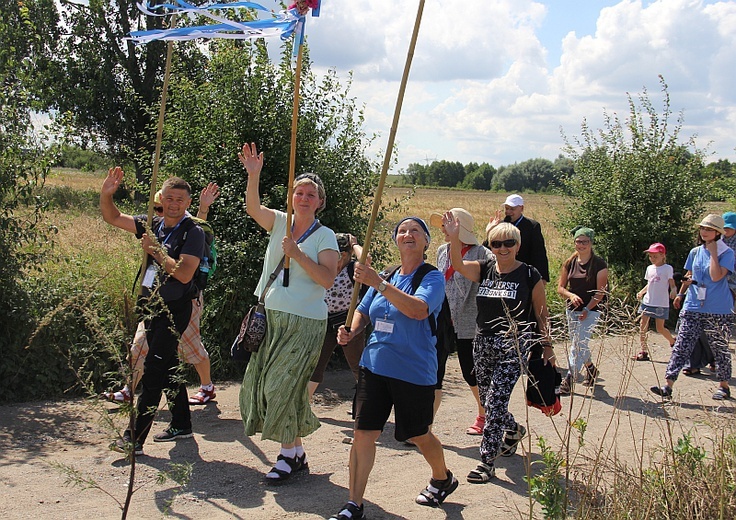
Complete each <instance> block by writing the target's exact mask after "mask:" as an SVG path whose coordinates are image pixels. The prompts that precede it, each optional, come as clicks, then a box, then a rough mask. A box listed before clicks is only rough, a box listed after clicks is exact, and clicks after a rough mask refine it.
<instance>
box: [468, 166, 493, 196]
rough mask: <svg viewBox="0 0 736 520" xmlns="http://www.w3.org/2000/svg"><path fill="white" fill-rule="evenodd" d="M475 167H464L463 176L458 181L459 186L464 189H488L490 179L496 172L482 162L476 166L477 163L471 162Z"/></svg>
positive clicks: (489, 187)
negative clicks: (459, 181)
mask: <svg viewBox="0 0 736 520" xmlns="http://www.w3.org/2000/svg"><path fill="white" fill-rule="evenodd" d="M473 164H474V166H475V168H469V167H468V166H470V165H468V166H466V167H465V172H466V174H465V178H464V179H463V181H462V182H461V183H460V187H461V188H464V189H466V190H489V189H491V181H492V180H493V176H494V175H495V174H496V169H495V168H494V167H493V166H491V165H490V164H487V163H483V164H481V165H480V166H478V164H477V163H471V165H473Z"/></svg>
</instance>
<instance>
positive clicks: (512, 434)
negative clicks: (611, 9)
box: [500, 423, 526, 457]
mask: <svg viewBox="0 0 736 520" xmlns="http://www.w3.org/2000/svg"><path fill="white" fill-rule="evenodd" d="M525 435H526V428H524V427H523V426H522V425H521V424H518V423H517V425H516V431H511V430H506V433H504V435H503V443H502V444H501V452H500V455H501V456H502V457H510V456H511V455H513V454H514V453H516V447H517V446H518V445H519V443H520V442H521V439H523V438H524V436H525Z"/></svg>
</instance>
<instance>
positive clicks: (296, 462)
mask: <svg viewBox="0 0 736 520" xmlns="http://www.w3.org/2000/svg"><path fill="white" fill-rule="evenodd" d="M279 460H283V461H284V462H286V464H288V466H289V468H291V471H284V470H283V469H279V468H277V467H276V466H274V467H272V468H271V471H269V472H268V474H270V473H276V475H278V476H277V477H269V476H268V474H266V477H265V479H266V482H269V483H278V482H284V481H286V480H289V479H290V478H291V476H292V475H293V474H294V473H296V472H297V471H302V470H305V469H309V465H308V464H307V454H306V453H305V454H303V455H302V456H301V457H300V456H299V455H297V456H296V457H293V458H292V457H284V456H283V455H281V454H279V456H278V457H276V461H279Z"/></svg>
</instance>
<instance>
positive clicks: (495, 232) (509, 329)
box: [442, 212, 555, 484]
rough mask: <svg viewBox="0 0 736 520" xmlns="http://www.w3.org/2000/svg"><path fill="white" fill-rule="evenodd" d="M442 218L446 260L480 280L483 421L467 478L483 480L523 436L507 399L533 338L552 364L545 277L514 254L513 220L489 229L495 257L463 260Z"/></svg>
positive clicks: (451, 227) (455, 229) (452, 223)
mask: <svg viewBox="0 0 736 520" xmlns="http://www.w3.org/2000/svg"><path fill="white" fill-rule="evenodd" d="M442 223H443V225H444V226H445V232H446V233H447V235H448V237H449V238H450V260H451V262H452V266H453V267H454V269H455V271H457V272H458V273H460V274H461V275H463V276H464V277H466V278H467V279H469V280H471V281H473V282H478V283H479V284H480V286H479V287H478V295H477V297H476V302H477V304H478V318H477V320H476V325H477V333H476V336H475V339H474V340H473V362H474V365H475V376H476V378H477V380H478V392H479V394H480V400H481V403H483V406H484V407H485V410H486V422H485V425H484V427H483V439H482V440H481V444H480V458H481V461H480V463H479V464H478V466H477V467H476V468H475V469H474V470H472V471H471V472H470V473H469V474H468V477H467V479H468V482H470V483H472V484H483V483H485V482H488V481H489V480H491V478H493V477H494V476H495V474H496V469H495V466H494V461H495V459H496V457H497V456H498V455H502V456H505V457H508V456H511V455H513V454H514V453H515V452H516V447H517V445H518V444H519V442H520V441H521V439H522V438H523V437H524V435H526V429H525V428H524V426H522V425H521V424H519V423H517V422H516V420H515V419H514V416H513V415H512V414H511V412H509V400H510V399H511V392H512V391H513V389H514V386H515V385H516V381H518V379H519V377H520V376H521V371H522V367H523V366H524V365H525V364H526V361H527V355H528V353H529V352H530V349H531V348H532V346H533V345H534V344H535V342H539V343H541V345H542V347H543V348H542V349H539V350H542V357H543V359H544V363H545V364H546V363H548V362H549V363H552V364H553V365H554V359H555V355H554V350H552V341H551V340H550V337H549V327H548V324H547V322H548V314H547V302H546V297H545V294H544V282H542V277H541V275H540V274H539V271H537V270H536V268H534V267H532V266H530V265H527V264H525V263H524V262H520V261H519V260H517V259H516V255H517V253H518V252H519V246H520V245H521V233H519V229H518V228H517V227H516V226H514V225H513V224H510V223H508V222H504V223H501V224H498V225H497V226H495V227H494V228H492V229H491V230H490V231H489V232H488V244H489V245H490V246H491V251H492V252H493V254H494V255H495V259H488V258H486V259H481V260H472V261H468V260H463V258H462V253H461V248H462V243H461V242H460V236H459V235H460V223H459V220H458V219H457V218H455V217H454V216H453V214H452V213H450V212H447V213H445V215H444V217H443V219H442ZM540 337H541V342H540V341H539V340H540Z"/></svg>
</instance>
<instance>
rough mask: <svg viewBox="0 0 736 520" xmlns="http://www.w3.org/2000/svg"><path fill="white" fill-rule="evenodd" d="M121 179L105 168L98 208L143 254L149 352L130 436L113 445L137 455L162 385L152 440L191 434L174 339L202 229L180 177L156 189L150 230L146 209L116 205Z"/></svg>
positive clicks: (142, 303)
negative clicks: (167, 418)
mask: <svg viewBox="0 0 736 520" xmlns="http://www.w3.org/2000/svg"><path fill="white" fill-rule="evenodd" d="M122 179H123V170H122V169H121V168H120V167H119V166H116V167H115V168H111V169H110V171H109V172H108V175H107V177H106V178H105V181H104V182H103V184H102V190H101V192H100V210H101V212H102V218H103V219H104V220H105V222H107V223H108V224H111V225H113V226H115V227H119V228H120V229H123V230H125V231H128V232H130V233H134V234H135V235H136V237H137V238H139V239H140V241H141V242H140V243H141V247H142V248H143V251H145V252H146V253H147V254H148V257H147V262H146V268H145V270H144V272H143V282H142V284H143V291H142V294H141V298H140V300H139V307H140V309H142V310H143V312H144V316H143V318H144V323H145V326H146V339H147V341H148V345H149V352H148V355H147V356H146V360H145V362H144V368H143V377H142V378H141V383H142V392H141V395H140V396H139V397H138V403H137V415H136V420H135V438H134V437H133V434H132V432H131V431H130V430H126V431H125V433H124V434H123V437H122V439H118V441H117V442H116V443H115V444H114V445H113V446H112V448H113V449H115V450H117V451H121V452H123V453H129V452H130V451H131V446H132V449H133V451H134V453H135V454H136V455H142V454H143V444H144V442H145V440H146V437H147V436H148V433H149V430H150V428H151V424H152V423H153V418H154V415H155V413H156V409H157V408H158V405H159V402H160V401H161V394H162V393H163V392H164V390H166V391H167V392H166V398H167V400H168V401H169V409H170V411H171V424H170V425H169V427H168V428H167V429H166V430H165V431H164V432H162V433H159V434H157V435H155V436H154V441H157V442H165V441H174V440H177V439H181V438H187V437H191V436H192V423H191V414H190V412H189V400H188V398H187V389H186V385H185V384H184V382H183V381H181V380H180V378H179V377H178V375H177V373H176V372H177V367H178V365H179V360H178V357H177V345H178V343H179V337H180V336H181V334H182V333H183V332H184V330H185V329H186V327H187V324H188V323H189V318H190V316H191V314H192V297H193V286H194V283H193V277H194V274H195V273H196V271H197V269H198V268H199V263H200V260H201V259H202V255H203V254H204V232H203V231H202V229H201V228H200V227H199V226H197V225H196V224H195V223H194V222H193V221H192V219H191V218H189V216H188V214H187V209H188V208H189V205H190V204H191V202H192V195H191V193H192V189H191V187H190V186H189V184H188V183H187V182H186V181H184V180H183V179H180V178H178V177H171V178H169V179H167V180H166V181H165V182H164V185H163V188H162V190H161V192H162V196H161V205H162V206H163V215H162V216H154V217H153V221H152V222H151V226H150V228H149V229H150V233H149V232H148V231H147V230H146V226H145V223H146V221H147V217H146V216H145V215H138V216H132V215H127V214H125V213H122V212H121V211H120V210H119V209H118V208H117V206H116V205H115V203H114V201H113V194H114V193H115V191H117V189H118V187H119V185H120V182H121V181H122Z"/></svg>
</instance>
